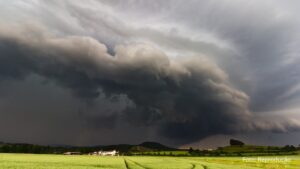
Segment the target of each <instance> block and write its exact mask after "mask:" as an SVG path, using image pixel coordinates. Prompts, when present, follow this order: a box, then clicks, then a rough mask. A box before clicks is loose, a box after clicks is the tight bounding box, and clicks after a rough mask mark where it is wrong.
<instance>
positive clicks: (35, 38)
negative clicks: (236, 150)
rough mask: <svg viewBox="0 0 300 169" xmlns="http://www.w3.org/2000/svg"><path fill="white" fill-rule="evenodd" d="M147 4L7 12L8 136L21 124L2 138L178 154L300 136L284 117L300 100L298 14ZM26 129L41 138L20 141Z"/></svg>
mask: <svg viewBox="0 0 300 169" xmlns="http://www.w3.org/2000/svg"><path fill="white" fill-rule="evenodd" d="M149 3H150V2H144V1H139V0H138V1H130V0H129V1H96V0H88V1H87V2H86V3H84V4H83V3H82V2H80V1H67V0H66V1H51V2H48V1H33V0H32V1H22V0H17V1H15V2H14V3H12V2H9V1H4V2H1V3H0V5H5V6H6V7H7V8H6V9H5V10H3V11H1V12H0V16H3V17H2V19H0V53H1V54H0V91H1V92H3V93H4V94H3V96H2V97H0V101H1V104H0V112H1V113H0V117H1V118H0V124H1V125H0V126H1V128H3V127H5V126H11V125H12V123H13V121H18V123H16V124H15V125H14V127H13V129H11V131H10V129H9V127H5V130H6V131H5V133H6V134H5V135H3V137H4V138H1V137H0V139H8V140H13V141H20V140H21V141H22V139H23V140H26V141H28V142H37V143H49V142H51V141H52V142H60V143H61V142H62V143H64V144H65V143H66V144H97V143H98V142H100V143H101V144H102V143H103V144H106V143H109V140H110V139H111V140H112V139H113V140H114V141H113V142H116V143H117V142H123V141H125V142H135V140H143V138H146V139H155V140H167V141H166V142H170V143H174V144H177V145H179V144H187V143H191V142H195V141H197V140H201V139H203V138H206V137H208V136H213V135H218V134H236V133H244V132H260V131H271V132H295V131H298V130H299V127H300V122H299V117H296V116H294V115H286V114H284V113H283V112H286V111H287V110H289V109H293V108H295V107H297V104H295V103H296V102H297V100H298V99H299V97H298V93H299V91H298V89H299V87H297V86H299V85H298V76H297V75H298V73H299V69H298V68H297V66H296V65H297V63H298V60H299V59H298V52H299V51H298V50H299V49H298V47H297V46H298V45H299V43H300V41H299V33H298V31H297V30H298V28H299V26H300V25H299V22H298V21H297V20H296V18H297V17H296V15H297V13H296V12H295V13H293V12H294V10H295V9H294V8H293V5H292V4H285V5H283V4H281V2H279V1H278V2H277V1H274V2H271V1H266V2H260V1H253V2H252V1H251V2H249V3H247V5H242V4H241V2H240V1H237V0H236V1H222V2H217V1H214V0H210V1H206V2H198V1H189V2H185V1H164V2H160V1H151V3H150V4H149ZM291 3H292V2H291ZM295 3H296V2H295ZM13 13H14V14H15V15H13ZM196 16H197V17H196ZM3 18H6V19H3ZM15 91H18V92H15ZM28 93H33V94H32V95H30V94H28ZM34 93H36V94H34ZM10 96H11V97H10ZM35 97H36V98H35ZM52 97H59V98H57V100H59V101H55V99H53V98H52ZM24 101H25V102H26V104H23V102H24ZM281 110H282V111H281ZM294 110H295V109H294ZM278 112H279V113H278ZM280 112H282V113H280ZM296 114H297V112H296ZM21 117H24V119H25V120H24V121H22V120H21V119H20V118H21ZM65 125H66V126H67V127H64V126H65ZM38 126H40V129H38V128H39V127H38ZM22 128H23V129H22ZM24 128H25V129H24ZM26 128H27V129H31V130H32V131H34V132H36V133H38V134H37V136H30V137H29V136H23V135H20V136H17V133H15V132H14V131H15V130H16V129H18V130H20V131H22V130H23V132H24V133H28V132H29V131H28V130H27V129H26ZM62 128H63V129H62ZM58 130H60V131H58ZM56 131H57V132H56ZM74 131H77V133H79V134H78V135H80V137H79V136H78V137H76V136H74V135H71V136H70V135H69V134H66V133H74ZM0 132H1V130H0ZM3 132H4V131H3ZM124 133H127V138H126V139H125V138H123V137H124V135H123V134H124ZM136 134H137V135H140V137H139V136H136ZM38 135H44V137H43V138H42V139H39V137H38ZM22 137H23V138H22ZM56 137H59V138H56ZM104 137H105V138H104ZM47 140H48V141H47Z"/></svg>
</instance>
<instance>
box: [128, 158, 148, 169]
mask: <svg viewBox="0 0 300 169" xmlns="http://www.w3.org/2000/svg"><path fill="white" fill-rule="evenodd" d="M127 161H130V162H132V163H133V164H134V165H137V166H139V167H141V168H143V169H151V168H148V167H145V166H143V165H142V164H140V163H138V162H136V161H133V160H129V159H124V163H125V166H126V169H131V167H129V165H128V162H127Z"/></svg>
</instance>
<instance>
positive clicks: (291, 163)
mask: <svg viewBox="0 0 300 169" xmlns="http://www.w3.org/2000/svg"><path fill="white" fill-rule="evenodd" d="M0 168H1V169H299V168H300V156H286V157H284V156H278V157H275V156H270V157H244V158H243V157H207V158H206V157H158V156H157V157H145V156H144V157H140V156H119V157H100V156H86V155H80V156H64V155H33V154H0Z"/></svg>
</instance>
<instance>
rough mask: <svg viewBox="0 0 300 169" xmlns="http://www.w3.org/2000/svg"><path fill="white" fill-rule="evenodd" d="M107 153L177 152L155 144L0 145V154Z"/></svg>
mask: <svg viewBox="0 0 300 169" xmlns="http://www.w3.org/2000/svg"><path fill="white" fill-rule="evenodd" d="M100 150H103V151H109V150H117V151H119V152H121V153H128V152H146V151H147V152H149V151H172V150H177V149H175V148H171V147H168V146H165V145H163V144H160V143H156V142H143V143H141V144H138V145H130V144H117V145H98V146H87V147H76V146H67V145H49V146H43V145H34V144H23V143H22V144H20V143H3V142H1V143H0V152H3V153H37V154H39V153H46V154H53V153H56V154H61V153H64V152H66V151H74V152H75V151H76V152H81V153H83V154H85V153H90V152H94V151H100Z"/></svg>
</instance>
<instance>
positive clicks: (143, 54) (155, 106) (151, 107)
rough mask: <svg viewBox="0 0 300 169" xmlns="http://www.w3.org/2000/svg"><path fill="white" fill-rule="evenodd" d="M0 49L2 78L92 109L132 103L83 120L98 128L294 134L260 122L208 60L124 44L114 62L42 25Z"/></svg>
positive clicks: (3, 35)
mask: <svg viewBox="0 0 300 169" xmlns="http://www.w3.org/2000/svg"><path fill="white" fill-rule="evenodd" d="M0 44H1V45H0V50H1V57H0V59H1V65H2V66H1V72H0V75H1V78H2V79H9V78H14V79H22V78H25V77H26V76H28V75H30V74H37V75H39V76H42V77H45V78H47V79H50V80H51V81H54V82H55V83H56V84H58V85H60V86H62V87H64V88H66V89H70V90H71V91H72V92H73V94H74V95H75V96H77V97H79V98H82V99H84V100H86V99H88V100H90V101H91V102H92V101H93V100H95V99H97V98H98V97H99V96H100V95H101V93H103V94H105V95H106V96H108V97H111V100H112V101H114V100H116V101H118V100H119V99H120V98H119V97H118V96H120V95H123V96H125V97H123V99H121V100H122V101H121V102H120V103H123V104H124V102H127V104H125V105H124V106H123V108H122V109H121V110H119V111H118V112H119V113H112V114H106V115H105V114H103V115H102V116H93V115H92V114H90V115H89V116H83V120H84V119H85V120H86V121H87V123H89V125H90V126H91V127H100V128H103V127H113V126H114V123H116V122H120V123H124V122H125V123H126V122H129V123H130V124H132V125H136V126H142V127H144V126H148V127H153V128H155V130H156V131H157V132H158V133H159V134H160V135H162V136H165V137H168V138H175V139H177V140H181V141H183V142H189V141H194V140H197V139H199V138H203V137H205V136H209V135H214V134H220V133H223V134H224V133H234V132H239V131H244V130H246V131H247V130H265V129H268V130H269V129H271V130H272V129H274V130H280V131H282V130H287V129H288V128H289V126H286V124H285V123H281V122H280V123H279V125H274V123H271V122H268V125H265V124H264V125H261V124H260V121H261V120H258V121H252V120H253V119H254V118H253V117H252V115H251V113H250V112H249V110H248V103H249V97H248V96H247V95H246V94H245V93H243V92H241V91H239V90H237V89H234V88H233V87H231V86H230V84H229V82H228V76H227V74H226V73H225V72H224V71H222V70H221V69H220V68H219V67H218V66H217V65H216V64H214V63H213V62H212V61H211V60H209V59H206V58H204V57H203V56H197V57H190V58H187V59H183V58H177V59H176V58H170V57H168V56H167V55H165V54H164V53H163V52H162V51H161V50H158V49H156V48H154V47H152V46H151V45H147V44H131V45H119V46H117V47H116V48H115V55H114V56H112V55H110V54H109V53H108V52H107V48H106V46H105V45H103V44H101V43H100V42H98V41H97V40H95V39H93V38H90V37H83V36H57V35H54V34H52V33H50V32H49V31H48V30H47V29H46V28H43V27H42V26H39V25H34V24H33V25H27V26H22V25H18V26H17V27H14V26H2V28H1V30H0ZM114 96H117V97H114ZM91 104H92V103H91ZM100 109H101V108H100ZM102 111H103V110H102ZM108 112H109V111H108ZM100 114H101V113H100ZM117 119H118V120H117ZM108 121H109V122H108ZM288 122H289V121H288ZM287 124H290V123H287ZM291 125H292V127H297V125H296V124H291ZM293 125H294V126H293Z"/></svg>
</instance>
